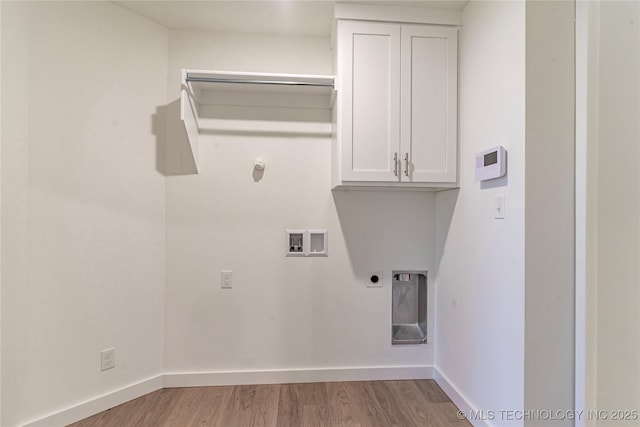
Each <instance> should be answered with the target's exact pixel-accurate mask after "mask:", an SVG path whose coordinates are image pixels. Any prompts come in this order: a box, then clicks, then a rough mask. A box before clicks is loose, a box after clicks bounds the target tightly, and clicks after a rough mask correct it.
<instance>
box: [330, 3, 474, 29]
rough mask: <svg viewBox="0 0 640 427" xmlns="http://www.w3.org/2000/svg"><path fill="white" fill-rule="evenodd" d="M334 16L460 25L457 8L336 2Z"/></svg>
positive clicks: (460, 16) (364, 19)
mask: <svg viewBox="0 0 640 427" xmlns="http://www.w3.org/2000/svg"><path fill="white" fill-rule="evenodd" d="M334 16H335V18H336V19H349V20H354V21H383V22H408V23H414V24H432V25H462V12H461V11H459V10H457V9H429V8H426V7H398V6H386V5H371V4H352V3H337V4H336V5H335V9H334Z"/></svg>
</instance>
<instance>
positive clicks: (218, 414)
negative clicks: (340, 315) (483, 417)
mask: <svg viewBox="0 0 640 427" xmlns="http://www.w3.org/2000/svg"><path fill="white" fill-rule="evenodd" d="M457 412H458V408H456V406H455V405H454V404H453V403H452V402H451V400H450V399H449V398H448V397H447V395H446V394H445V393H444V392H443V391H442V389H440V387H439V386H438V385H437V384H436V383H435V381H433V380H407V381H362V382H333V383H309V384H270V385H238V386H224V387H190V388H167V389H163V390H158V391H156V392H153V393H149V394H147V395H145V396H142V397H140V398H138V399H135V400H132V401H130V402H127V403H125V404H122V405H120V406H116V407H115V408H111V409H109V410H108V411H104V412H101V413H99V414H96V415H94V416H92V417H89V418H85V419H84V420H82V421H79V422H77V423H74V424H71V425H70V427H116V426H117V427H126V426H153V427H156V426H158V427H160V426H163V427H173V426H175V427H186V426H220V427H271V426H274V427H276V426H277V427H316V426H317V427H463V426H464V427H467V426H470V425H471V424H470V423H469V422H468V421H466V420H460V419H458V417H457Z"/></svg>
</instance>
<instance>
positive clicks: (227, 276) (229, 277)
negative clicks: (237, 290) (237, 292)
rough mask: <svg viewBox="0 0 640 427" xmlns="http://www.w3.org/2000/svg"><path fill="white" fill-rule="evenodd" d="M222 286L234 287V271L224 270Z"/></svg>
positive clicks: (226, 287)
mask: <svg viewBox="0 0 640 427" xmlns="http://www.w3.org/2000/svg"><path fill="white" fill-rule="evenodd" d="M220 286H221V287H222V289H231V288H232V287H233V272H232V271H223V272H222V277H221V283H220Z"/></svg>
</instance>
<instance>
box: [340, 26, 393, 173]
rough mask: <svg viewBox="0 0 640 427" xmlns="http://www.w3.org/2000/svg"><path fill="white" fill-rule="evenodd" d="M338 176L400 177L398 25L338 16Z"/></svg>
mask: <svg viewBox="0 0 640 427" xmlns="http://www.w3.org/2000/svg"><path fill="white" fill-rule="evenodd" d="M338 37H339V39H338V45H339V46H340V52H339V55H340V58H339V64H338V67H339V70H338V72H339V75H340V79H341V80H340V83H341V84H340V87H339V90H340V91H341V95H340V96H341V105H342V119H343V125H342V128H341V135H340V139H341V155H342V159H341V168H342V171H341V172H342V180H343V181H386V182H389V181H391V182H396V181H398V180H399V175H400V170H399V164H398V163H396V162H394V157H397V158H398V160H399V159H400V152H399V148H400V25H398V24H384V23H367V22H340V23H339V27H338Z"/></svg>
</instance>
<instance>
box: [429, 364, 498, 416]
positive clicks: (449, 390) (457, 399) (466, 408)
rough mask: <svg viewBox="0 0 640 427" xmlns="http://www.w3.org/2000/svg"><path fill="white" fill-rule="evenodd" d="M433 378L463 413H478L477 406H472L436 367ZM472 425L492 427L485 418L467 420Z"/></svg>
mask: <svg viewBox="0 0 640 427" xmlns="http://www.w3.org/2000/svg"><path fill="white" fill-rule="evenodd" d="M433 379H434V380H436V382H437V383H438V385H439V386H440V388H441V389H442V390H443V391H444V392H445V394H446V395H447V396H449V398H450V399H451V401H453V403H454V404H455V405H456V406H457V407H458V409H460V410H461V411H462V412H464V413H465V414H472V413H476V414H477V413H478V408H476V407H475V406H473V405H472V404H471V403H470V402H469V400H468V399H467V398H466V397H465V396H464V395H463V394H462V393H461V392H460V391H459V390H458V388H457V387H456V386H455V385H454V384H453V383H452V382H451V380H449V378H447V377H446V376H445V375H444V374H443V373H442V372H440V370H439V369H438V368H437V367H436V368H433ZM469 422H470V423H471V424H472V425H473V427H493V424H491V423H490V422H489V421H486V420H473V419H471V420H469Z"/></svg>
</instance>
